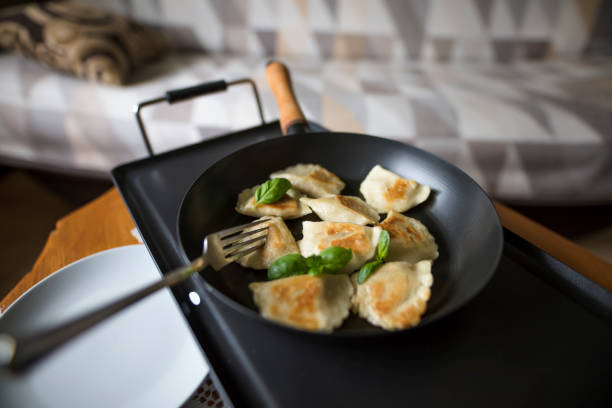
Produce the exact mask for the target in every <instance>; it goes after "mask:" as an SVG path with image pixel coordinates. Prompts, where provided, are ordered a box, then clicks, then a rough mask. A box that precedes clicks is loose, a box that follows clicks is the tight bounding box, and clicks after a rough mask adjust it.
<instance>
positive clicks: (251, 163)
mask: <svg viewBox="0 0 612 408" xmlns="http://www.w3.org/2000/svg"><path fill="white" fill-rule="evenodd" d="M298 163H317V164H320V165H322V166H323V167H325V168H327V169H329V170H330V171H332V172H333V173H335V174H336V175H338V176H339V177H340V178H341V179H342V180H344V181H345V183H346V188H345V189H344V190H343V191H342V194H344V195H356V196H359V195H360V194H359V185H360V183H361V181H362V180H363V179H364V178H365V177H366V175H367V173H368V172H369V171H370V169H371V168H372V167H373V166H375V165H377V164H379V165H381V166H382V167H384V168H386V169H388V170H391V171H392V172H394V173H396V174H398V175H400V176H402V177H404V178H409V179H414V180H417V181H418V182H420V183H423V184H427V185H429V186H430V187H431V189H432V194H431V195H430V197H429V199H428V200H427V201H426V202H425V203H423V204H421V205H419V206H418V207H415V208H413V209H411V210H408V211H407V212H405V213H404V214H406V215H408V216H410V217H413V218H417V219H418V220H420V221H421V222H423V223H424V224H425V225H426V226H427V228H428V229H429V231H430V232H431V233H432V234H433V236H434V237H435V239H436V242H437V243H438V246H439V253H440V256H439V258H438V259H437V260H436V261H435V262H434V264H433V270H432V273H433V276H434V285H433V287H432V293H431V299H430V301H429V303H428V307H427V312H426V313H425V315H424V316H423V318H422V321H421V323H420V325H423V324H426V323H429V322H432V321H434V320H437V319H439V318H441V317H443V316H446V315H448V314H449V313H451V312H452V311H454V310H456V309H457V308H459V307H460V306H462V305H464V304H465V303H466V302H468V301H469V300H470V299H471V298H472V297H474V296H475V295H476V294H477V293H478V292H479V291H480V290H481V289H483V287H484V286H485V284H486V283H487V281H488V280H489V279H490V278H491V276H492V275H493V273H494V272H495V269H496V267H497V264H498V262H499V259H500V256H501V252H502V246H503V235H502V228H501V224H500V221H499V218H498V216H497V213H496V211H495V209H494V207H493V205H492V203H491V201H490V200H489V198H488V197H487V196H486V194H485V193H484V192H483V191H482V189H481V188H480V187H479V186H478V185H477V184H476V183H475V182H474V181H473V180H472V179H471V178H470V177H469V176H467V175H466V174H465V173H463V172H462V171H461V170H459V169H457V168H456V167H454V166H453V165H451V164H449V163H447V162H446V161H444V160H442V159H440V158H437V157H436V156H434V155H432V154H430V153H427V152H425V151H422V150H420V149H417V148H415V147H412V146H409V145H406V144H403V143H399V142H395V141H392V140H388V139H383V138H378V137H373V136H366V135H360V134H347V133H312V134H303V135H292V136H283V137H280V138H276V139H272V140H268V141H264V142H261V143H257V144H255V145H251V146H249V147H246V148H244V149H242V150H239V151H237V152H235V153H233V154H231V155H229V156H227V157H225V158H223V159H221V160H220V161H218V162H217V163H215V164H214V165H213V166H211V167H210V168H208V169H207V170H206V171H205V172H204V173H203V174H202V175H201V176H200V177H199V178H198V179H197V180H196V181H195V182H194V184H193V185H192V187H191V188H190V189H189V191H188V192H187V194H186V195H185V197H184V199H183V203H182V205H181V209H180V213H179V219H178V232H179V239H180V243H181V245H182V247H183V250H184V252H185V254H186V255H187V257H188V258H189V259H193V258H196V257H197V256H199V255H200V254H201V251H202V239H203V238H204V236H205V235H206V234H208V233H211V232H214V231H217V230H220V229H224V228H227V227H230V226H233V225H238V224H242V223H245V222H249V221H251V220H252V218H250V217H246V216H243V215H240V214H238V213H237V212H236V211H235V210H234V206H235V204H236V199H237V197H238V194H239V193H240V191H242V190H243V189H245V188H248V187H252V186H255V185H258V184H261V183H262V182H263V181H265V180H266V179H268V177H269V175H270V174H271V173H272V172H274V171H277V170H280V169H283V168H286V167H288V166H291V165H294V164H298ZM305 219H306V220H318V218H317V217H316V216H315V215H309V216H308V217H306V218H302V219H297V220H289V221H287V225H288V226H289V228H290V229H291V230H292V232H293V233H294V235H296V236H297V238H298V239H299V238H301V223H302V221H304V220H305ZM201 276H202V277H203V278H204V279H205V280H206V281H207V283H208V284H210V288H211V293H212V294H213V295H214V296H217V297H218V298H219V299H221V300H223V301H225V302H227V303H228V304H230V305H231V306H232V307H233V308H234V309H235V310H237V311H238V312H240V313H245V314H247V315H249V316H251V317H253V318H256V319H263V318H261V317H260V316H259V315H258V313H257V308H256V306H255V304H254V303H253V300H252V295H251V293H250V290H249V289H248V284H249V283H251V282H256V281H264V280H266V271H255V270H252V269H247V268H243V267H241V266H240V265H238V264H230V265H228V266H227V267H225V268H224V269H223V270H222V271H219V272H215V271H214V270H212V268H209V269H207V270H205V271H204V272H202V274H201ZM382 333H386V332H384V331H383V330H382V329H379V328H377V327H374V326H372V325H370V324H369V323H367V322H366V321H365V320H363V319H361V318H359V317H357V316H354V315H351V317H349V318H348V319H347V320H346V321H345V322H344V324H343V325H342V326H341V327H340V328H338V329H336V331H335V332H334V333H333V334H332V336H343V335H349V336H350V335H358V336H362V335H366V336H367V335H372V334H382Z"/></svg>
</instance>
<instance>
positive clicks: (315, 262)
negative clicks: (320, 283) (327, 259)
mask: <svg viewBox="0 0 612 408" xmlns="http://www.w3.org/2000/svg"><path fill="white" fill-rule="evenodd" d="M306 265H308V267H309V268H318V267H320V266H321V265H323V260H322V259H321V257H320V256H319V255H310V256H309V257H308V258H306Z"/></svg>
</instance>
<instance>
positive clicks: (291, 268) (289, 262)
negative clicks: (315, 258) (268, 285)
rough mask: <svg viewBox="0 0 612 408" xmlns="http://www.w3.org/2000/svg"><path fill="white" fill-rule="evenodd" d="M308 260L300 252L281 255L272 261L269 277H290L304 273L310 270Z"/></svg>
mask: <svg viewBox="0 0 612 408" xmlns="http://www.w3.org/2000/svg"><path fill="white" fill-rule="evenodd" d="M308 269H309V268H308V265H307V264H306V260H305V259H304V257H303V256H302V255H300V254H289V255H285V256H281V257H280V258H278V259H277V260H276V261H274V262H272V264H271V265H270V267H269V268H268V279H270V280H272V279H280V278H288V277H290V276H296V275H304V274H305V273H307V272H308Z"/></svg>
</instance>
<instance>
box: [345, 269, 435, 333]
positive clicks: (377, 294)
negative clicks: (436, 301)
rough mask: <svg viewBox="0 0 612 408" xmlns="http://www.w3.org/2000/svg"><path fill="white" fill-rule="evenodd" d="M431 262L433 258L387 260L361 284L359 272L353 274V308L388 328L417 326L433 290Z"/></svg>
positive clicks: (362, 315)
mask: <svg viewBox="0 0 612 408" xmlns="http://www.w3.org/2000/svg"><path fill="white" fill-rule="evenodd" d="M431 264H432V262H431V261H421V262H418V263H416V264H411V263H408V262H388V263H385V264H383V265H382V266H381V267H379V268H378V269H377V270H376V272H374V273H373V274H372V275H371V276H370V277H369V278H368V279H367V280H366V281H365V282H363V283H362V284H358V283H357V275H358V274H354V275H353V276H352V277H351V279H352V281H353V284H354V285H355V287H356V291H355V295H354V296H353V299H352V308H353V311H354V312H356V313H358V314H359V316H361V317H363V318H364V319H366V320H367V321H369V322H370V323H372V324H373V325H376V326H380V327H382V328H384V329H386V330H398V329H406V328H408V327H412V326H415V325H416V324H418V323H419V322H420V321H421V316H422V315H423V313H425V310H426V308H427V301H428V300H429V297H430V294H431V291H430V288H431V285H432V284H433V276H432V274H431Z"/></svg>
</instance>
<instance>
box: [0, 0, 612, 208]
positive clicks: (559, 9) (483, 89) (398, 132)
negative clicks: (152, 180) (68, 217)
mask: <svg viewBox="0 0 612 408" xmlns="http://www.w3.org/2000/svg"><path fill="white" fill-rule="evenodd" d="M88 3H93V4H95V5H98V6H102V7H105V8H107V9H109V10H111V11H112V12H114V13H118V14H121V15H124V16H127V17H130V18H131V19H133V20H135V21H137V22H139V23H142V24H146V25H148V26H151V27H155V29H156V30H158V31H159V32H160V33H162V34H163V35H164V36H165V38H167V41H168V42H169V44H171V46H172V51H171V52H169V53H168V54H166V55H165V56H164V57H162V58H161V59H160V60H158V61H155V62H152V63H150V64H147V66H145V67H144V68H142V69H140V70H138V71H137V72H136V73H135V74H134V75H133V76H132V77H131V79H130V82H129V83H128V84H127V85H124V86H112V85H105V84H101V83H95V82H88V81H85V80H83V79H81V78H76V77H74V76H69V75H67V74H65V73H62V72H58V71H54V70H52V69H49V68H48V67H45V66H43V65H40V64H38V63H37V62H35V61H32V60H30V59H27V58H24V57H22V56H20V55H17V54H13V53H8V52H5V53H2V54H0V89H1V90H2V91H1V92H0V163H2V164H5V165H13V166H25V167H36V168H43V169H50V170H54V171H62V172H68V173H71V174H80V175H89V176H96V177H109V170H110V169H112V168H113V167H114V166H117V165H118V164H121V163H125V162H129V161H132V160H136V159H141V158H144V157H147V155H148V153H147V150H146V148H145V144H144V143H143V139H142V137H141V134H140V132H139V129H138V125H137V123H136V120H135V118H134V111H133V110H134V106H135V105H136V104H137V103H139V102H141V101H144V100H147V99H151V98H155V97H158V96H160V95H163V94H164V92H166V91H167V90H170V89H175V88H181V87H186V86H191V85H195V84H199V83H202V82H207V81H214V80H219V79H226V80H235V79H239V78H251V79H253V80H254V81H255V83H256V84H257V87H258V89H259V91H260V93H261V98H262V103H263V109H264V116H265V118H266V120H267V121H272V120H275V118H277V117H278V113H277V108H276V105H275V102H274V99H273V98H272V95H271V92H270V90H269V87H268V86H267V84H266V81H265V75H264V69H265V63H266V61H267V60H269V59H270V58H276V59H280V60H282V61H283V62H285V63H286V64H287V66H288V67H289V68H290V70H291V74H292V77H293V82H294V87H295V91H296V94H297V97H298V100H299V101H300V103H301V106H302V108H303V110H304V113H305V115H306V117H307V118H309V119H310V120H312V121H315V122H317V123H319V124H321V125H322V126H324V127H326V128H328V129H330V130H334V131H348V132H359V133H367V134H372V135H376V136H382V137H386V138H391V139H396V140H399V141H402V142H405V143H409V144H413V145H415V146H417V147H419V148H422V149H424V150H427V151H430V152H432V153H434V154H436V155H438V156H440V157H442V158H444V159H446V160H448V161H450V162H451V163H453V164H455V165H456V166H458V167H459V168H461V169H462V170H464V171H465V172H467V173H468V174H469V175H470V176H471V177H472V178H474V179H475V180H476V181H477V182H478V183H479V184H480V185H481V186H482V187H483V188H484V189H485V190H486V191H487V192H488V193H489V194H490V195H491V196H493V197H495V198H497V199H500V200H504V201H505V202H509V203H519V204H521V203H524V204H530V205H532V204H535V205H540V204H542V205H557V204H559V205H573V204H592V203H597V204H607V203H610V202H612V130H611V129H612V57H611V55H612V45H611V44H612V34H611V33H610V28H609V21H610V19H611V18H612V17H611V16H612V5H611V4H610V2H599V1H576V0H533V1H510V0H508V1H506V0H457V1H445V0H432V1H402V0H386V1H384V0H355V1H349V0H301V1H298V0H295V1H293V0H292V1H283V0H261V1H257V0H252V1H246V0H232V1H223V0H157V1H140V0H113V1H103V0H95V1H92V0H90V1H88ZM143 120H144V122H145V124H146V127H147V130H148V133H149V136H150V140H151V144H152V146H153V150H154V151H155V152H156V153H160V152H163V151H167V150H169V149H174V148H176V147H179V146H184V145H187V144H191V143H197V142H200V141H202V140H206V139H210V138H213V137H218V136H222V135H224V134H226V133H228V132H232V131H236V130H240V129H245V128H248V127H251V126H257V125H258V124H259V123H260V122H259V116H258V112H257V109H256V106H255V103H254V99H253V96H252V94H251V92H250V90H249V89H248V87H232V88H230V89H228V91H227V92H223V93H217V94H213V95H207V96H203V97H199V98H194V99H190V100H188V101H185V102H182V103H177V104H173V105H167V104H161V105H156V106H153V107H150V108H148V109H146V110H143Z"/></svg>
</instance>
